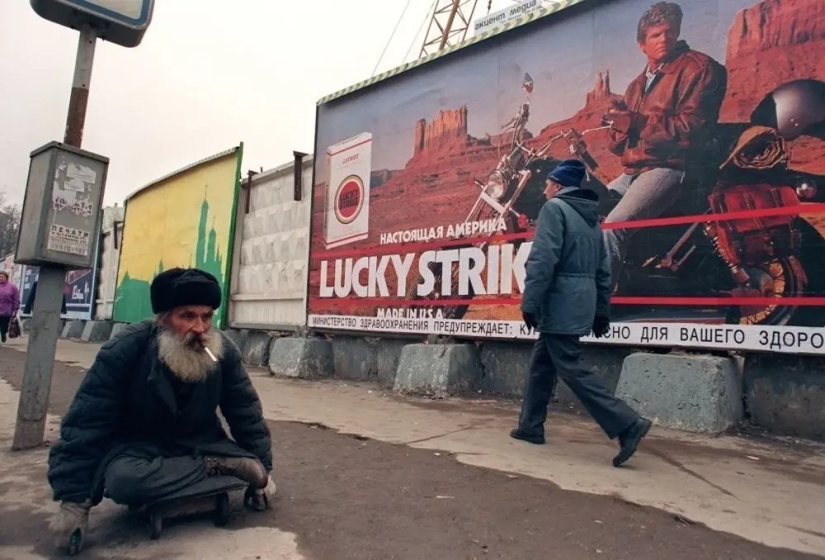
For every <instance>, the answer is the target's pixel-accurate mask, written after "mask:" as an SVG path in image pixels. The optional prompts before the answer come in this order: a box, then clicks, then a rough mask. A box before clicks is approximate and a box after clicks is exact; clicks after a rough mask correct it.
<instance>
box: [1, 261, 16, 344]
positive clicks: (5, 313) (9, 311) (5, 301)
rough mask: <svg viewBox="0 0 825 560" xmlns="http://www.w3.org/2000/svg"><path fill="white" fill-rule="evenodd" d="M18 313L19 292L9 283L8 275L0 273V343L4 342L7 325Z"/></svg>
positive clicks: (7, 331)
mask: <svg viewBox="0 0 825 560" xmlns="http://www.w3.org/2000/svg"><path fill="white" fill-rule="evenodd" d="M18 311H20V290H19V289H18V288H17V286H15V285H14V284H12V283H11V282H10V281H9V273H8V272H6V271H0V341H2V342H6V339H7V338H8V335H9V324H10V323H11V320H12V318H13V317H16V316H17V312H18Z"/></svg>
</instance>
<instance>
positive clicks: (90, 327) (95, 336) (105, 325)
mask: <svg viewBox="0 0 825 560" xmlns="http://www.w3.org/2000/svg"><path fill="white" fill-rule="evenodd" d="M114 326H115V324H114V323H113V322H111V321H86V325H85V326H84V327H83V334H81V335H80V338H81V339H82V340H84V341H85V342H105V341H107V340H109V338H111V336H112V329H113V328H114Z"/></svg>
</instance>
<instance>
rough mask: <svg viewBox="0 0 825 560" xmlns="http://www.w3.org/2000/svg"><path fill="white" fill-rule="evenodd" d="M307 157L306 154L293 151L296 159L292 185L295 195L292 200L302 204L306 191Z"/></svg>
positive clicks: (293, 194)
mask: <svg viewBox="0 0 825 560" xmlns="http://www.w3.org/2000/svg"><path fill="white" fill-rule="evenodd" d="M306 156H307V154H305V153H304V152H296V151H294V150H293V152H292V157H293V158H295V159H294V162H293V169H292V185H293V189H294V190H293V193H292V199H293V200H294V201H295V202H300V201H301V198H303V191H304V181H303V179H304V158H305V157H306Z"/></svg>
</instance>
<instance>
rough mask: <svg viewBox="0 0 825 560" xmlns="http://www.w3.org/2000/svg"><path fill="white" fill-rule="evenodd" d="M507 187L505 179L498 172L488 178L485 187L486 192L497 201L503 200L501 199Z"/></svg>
mask: <svg viewBox="0 0 825 560" xmlns="http://www.w3.org/2000/svg"><path fill="white" fill-rule="evenodd" d="M505 187H506V185H505V184H504V177H502V176H501V173H499V172H498V171H493V172H492V173H490V176H489V177H488V178H487V186H486V187H484V192H486V193H487V195H488V196H490V197H492V198H494V199H496V200H501V197H503V196H504V190H505Z"/></svg>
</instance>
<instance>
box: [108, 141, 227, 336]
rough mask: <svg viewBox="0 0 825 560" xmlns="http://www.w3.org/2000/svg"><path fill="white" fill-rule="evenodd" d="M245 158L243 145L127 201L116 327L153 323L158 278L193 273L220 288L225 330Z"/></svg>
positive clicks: (220, 323) (219, 315) (218, 317)
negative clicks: (152, 292) (174, 271)
mask: <svg viewBox="0 0 825 560" xmlns="http://www.w3.org/2000/svg"><path fill="white" fill-rule="evenodd" d="M242 157H243V144H241V145H240V146H239V147H237V148H233V149H231V150H227V151H225V152H222V153H220V154H217V155H215V156H212V157H210V158H207V159H205V160H202V161H199V162H196V163H194V164H192V165H190V166H189V167H186V168H184V169H182V170H180V171H176V172H174V173H172V174H171V175H168V176H166V177H164V178H162V179H159V180H158V181H155V182H154V183H152V184H150V185H148V186H146V187H144V188H142V189H140V190H139V191H138V192H136V193H135V194H133V195H131V196H130V197H129V198H128V199H127V200H126V217H125V218H124V229H123V242H122V245H121V249H120V262H119V264H118V274H117V289H116V292H115V305H114V311H113V319H114V320H115V321H117V322H123V323H131V322H136V321H141V320H143V319H146V318H148V317H151V316H152V304H151V300H150V297H149V286H150V285H151V283H152V280H153V279H154V278H155V276H157V275H158V274H159V273H161V272H163V271H164V270H168V269H170V268H175V267H184V268H186V267H192V268H199V269H201V270H205V271H207V272H210V273H211V274H213V275H214V276H215V277H216V278H217V279H218V282H220V284H221V287H222V290H223V301H224V305H222V308H221V309H220V310H219V311H218V313H217V314H216V317H215V324H216V326H218V327H222V326H223V325H224V317H225V310H226V302H227V301H228V291H227V290H228V284H229V266H230V263H231V257H232V255H231V245H232V244H231V239H232V238H233V237H234V228H235V221H234V220H235V205H236V204H237V200H238V189H239V185H240V165H241V159H242Z"/></svg>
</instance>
